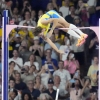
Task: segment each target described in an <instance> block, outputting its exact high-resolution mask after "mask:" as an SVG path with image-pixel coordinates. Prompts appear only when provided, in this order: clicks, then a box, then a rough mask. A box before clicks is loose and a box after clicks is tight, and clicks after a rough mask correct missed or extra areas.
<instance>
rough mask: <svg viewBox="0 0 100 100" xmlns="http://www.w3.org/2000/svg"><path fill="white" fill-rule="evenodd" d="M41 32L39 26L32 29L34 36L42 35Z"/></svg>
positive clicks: (41, 29)
mask: <svg viewBox="0 0 100 100" xmlns="http://www.w3.org/2000/svg"><path fill="white" fill-rule="evenodd" d="M43 32H44V31H43V28H41V27H40V26H38V27H36V28H35V29H34V35H35V36H41V35H43Z"/></svg>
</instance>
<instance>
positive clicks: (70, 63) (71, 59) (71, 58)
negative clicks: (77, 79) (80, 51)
mask: <svg viewBox="0 0 100 100" xmlns="http://www.w3.org/2000/svg"><path fill="white" fill-rule="evenodd" d="M64 68H65V69H67V70H68V71H69V72H70V74H71V76H72V77H73V75H74V74H75V71H76V69H78V68H79V62H78V61H77V60H76V58H75V54H74V52H69V54H68V56H67V59H66V60H65V61H64Z"/></svg>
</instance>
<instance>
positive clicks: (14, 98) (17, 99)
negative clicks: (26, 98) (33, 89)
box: [9, 89, 21, 100]
mask: <svg viewBox="0 0 100 100" xmlns="http://www.w3.org/2000/svg"><path fill="white" fill-rule="evenodd" d="M9 98H10V100H21V95H20V94H18V93H17V90H15V89H14V90H12V91H10V92H9Z"/></svg>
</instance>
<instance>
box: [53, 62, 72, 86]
mask: <svg viewBox="0 0 100 100" xmlns="http://www.w3.org/2000/svg"><path fill="white" fill-rule="evenodd" d="M63 66H64V62H63V61H61V60H60V61H59V63H58V67H59V69H58V70H56V71H55V72H54V73H53V76H55V75H58V76H59V77H60V78H61V84H65V85H66V83H67V82H68V81H69V80H70V79H71V76H70V73H69V71H67V70H65V69H63Z"/></svg>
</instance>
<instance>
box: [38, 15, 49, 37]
mask: <svg viewBox="0 0 100 100" xmlns="http://www.w3.org/2000/svg"><path fill="white" fill-rule="evenodd" d="M46 18H50V16H49V15H47V14H44V15H43V16H41V17H40V19H39V20H38V23H37V26H40V27H42V28H43V29H45V32H44V36H45V35H46V34H47V32H48V30H49V28H50V24H48V25H44V24H41V20H42V19H46Z"/></svg>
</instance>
